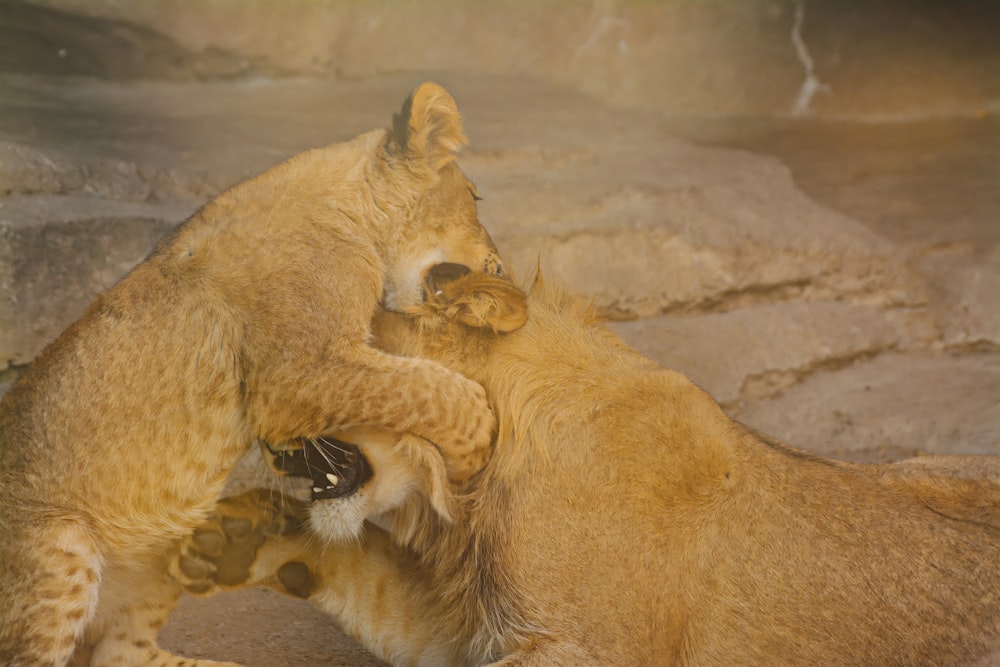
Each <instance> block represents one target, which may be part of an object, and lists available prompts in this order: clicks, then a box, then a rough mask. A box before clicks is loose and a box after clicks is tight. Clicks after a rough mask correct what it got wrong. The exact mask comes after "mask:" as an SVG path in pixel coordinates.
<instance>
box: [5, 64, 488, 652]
mask: <svg viewBox="0 0 1000 667" xmlns="http://www.w3.org/2000/svg"><path fill="white" fill-rule="evenodd" d="M465 142H466V139H465V136H464V135H463V132H462V126H461V120H460V117H459V115H458V111H457V109H456V107H455V103H454V100H453V99H452V98H451V96H450V95H449V94H448V93H447V92H446V91H445V90H444V89H442V88H441V87H440V86H437V85H435V84H424V85H422V86H420V87H418V88H417V89H416V90H415V91H414V92H413V94H412V95H411V96H410V97H409V99H407V101H406V102H405V104H404V106H403V109H402V111H401V112H400V113H399V114H397V115H396V116H395V118H394V121H393V125H392V127H391V128H390V129H389V130H386V131H374V132H370V133H367V134H363V135H361V136H359V137H357V138H355V139H353V140H351V141H348V142H345V143H342V144H337V145H332V146H329V147H326V148H322V149H318V150H312V151H307V152H305V153H303V154H301V155H298V156H296V157H294V158H292V159H290V160H288V161H287V162H285V163H283V164H281V165H278V166H277V167H274V168H273V169H271V170H269V171H267V172H265V173H264V174H262V175H260V176H257V177H255V178H252V179H250V180H248V181H246V182H244V183H241V184H239V185H237V186H236V187H234V188H232V189H231V190H229V191H228V192H225V193H223V194H222V195H220V196H219V197H218V198H217V199H215V200H214V201H212V202H210V203H209V204H207V205H206V206H205V207H204V208H202V209H201V210H200V211H199V212H197V213H196V214H195V215H194V216H192V217H191V218H190V219H189V220H188V221H186V222H185V223H184V224H183V225H182V226H181V227H179V228H178V229H177V231H176V232H175V233H173V234H172V235H171V236H170V237H169V238H167V239H165V240H164V241H163V242H162V243H161V244H160V245H159V247H158V248H157V249H156V251H155V252H154V253H153V254H152V255H151V256H150V257H149V258H148V259H147V260H146V261H145V262H143V263H142V264H140V265H139V266H137V267H136V268H135V269H134V270H133V271H132V272H131V273H130V274H129V275H128V276H127V277H125V278H124V279H123V280H122V281H121V282H120V283H119V284H118V285H116V286H115V287H113V288H112V289H110V290H108V291H107V292H106V293H105V294H103V295H101V296H99V297H98V298H97V299H96V300H95V302H94V303H93V305H92V306H91V307H90V309H89V310H88V311H87V312H86V314H84V316H83V317H82V318H81V319H80V320H79V321H78V322H77V323H76V324H74V325H73V326H71V327H70V328H69V329H67V331H66V332H65V333H63V334H62V336H60V337H59V338H58V339H57V340H56V341H55V342H54V343H53V344H51V345H50V346H49V347H48V348H47V349H46V350H45V351H44V352H43V353H42V354H41V355H40V356H39V358H38V359H37V360H36V361H35V362H34V364H33V365H32V367H31V368H30V370H29V371H28V372H27V373H26V374H25V375H24V376H23V377H22V378H21V380H20V381H19V382H18V383H17V384H15V385H14V387H12V388H11V390H10V391H9V393H8V394H7V395H6V396H5V397H4V399H3V402H2V403H0V664H2V665H7V666H20V667H25V666H28V665H31V666H32V667H35V666H42V665H52V666H58V665H64V664H65V663H66V662H67V661H68V660H69V659H70V657H71V655H72V654H73V653H74V649H75V648H76V649H78V650H79V651H80V653H79V654H78V659H80V658H79V656H80V655H81V654H85V653H87V652H90V656H91V657H90V664H91V665H95V666H97V665H130V666H134V665H174V664H184V665H186V666H187V667H192V666H194V665H199V664H208V663H203V662H198V661H193V660H187V661H183V662H180V661H179V659H178V658H175V657H173V656H170V655H169V654H167V653H165V652H163V651H161V650H160V649H158V648H157V646H156V641H155V638H156V632H157V629H158V628H159V627H160V626H161V625H162V623H163V621H164V618H165V617H166V615H167V613H168V611H169V609H170V608H171V606H172V605H173V604H174V602H175V600H176V598H177V596H178V595H179V587H178V586H177V585H176V584H175V583H173V581H172V580H170V579H169V578H168V577H167V576H165V574H164V573H165V571H166V567H165V563H164V559H165V558H166V553H167V548H168V545H170V544H171V543H172V542H173V541H174V540H176V539H177V538H179V537H181V536H182V535H186V534H188V533H190V532H191V530H192V529H193V527H194V526H195V525H197V524H198V523H199V521H201V520H202V519H203V518H204V517H205V516H206V515H207V513H208V512H209V510H210V509H211V508H212V507H213V506H214V504H215V502H216V500H217V498H218V496H219V494H220V492H221V490H222V487H223V484H224V481H225V478H226V475H227V473H228V472H229V471H230V469H231V468H232V466H233V465H234V463H235V462H236V461H237V459H238V458H239V457H240V456H241V455H243V454H244V453H245V452H246V451H247V450H248V448H249V447H250V446H251V445H252V443H254V441H255V440H257V441H260V442H262V443H270V444H272V445H277V446H278V448H279V449H280V447H281V445H282V443H286V442H289V441H291V440H292V439H294V438H311V437H315V436H318V435H319V434H321V433H323V432H326V431H329V430H330V429H331V428H335V427H337V426H345V425H351V424H380V425H386V426H389V427H391V428H392V429H393V430H396V431H403V432H411V433H414V434H415V435H418V436H420V437H422V438H425V439H427V440H429V441H431V442H433V443H434V444H436V445H437V446H438V447H439V448H440V449H441V452H442V453H443V454H444V458H445V460H446V462H447V465H448V466H449V472H450V474H451V476H452V477H455V478H463V477H466V476H468V475H469V474H471V473H473V472H475V471H476V470H477V469H478V468H480V467H481V466H482V464H483V462H484V461H485V458H486V457H487V455H488V453H489V445H490V439H491V434H492V430H493V425H494V419H493V415H492V413H491V411H490V409H489V406H488V404H487V402H486V397H485V394H484V392H483V390H482V388H481V387H480V386H479V385H478V384H476V383H474V382H472V381H470V380H467V379H465V378H464V377H462V376H461V375H459V374H458V373H456V372H454V371H450V370H448V369H447V368H445V367H444V366H442V365H440V364H438V363H436V362H432V361H427V360H421V359H412V358H404V357H400V356H393V355H389V354H386V353H383V352H380V351H378V350H375V349H374V348H372V347H370V346H369V345H368V339H369V336H370V329H369V327H370V322H371V320H372V316H373V314H374V313H375V311H376V309H377V308H378V307H379V305H380V304H384V305H386V306H387V307H389V308H391V309H401V308H406V307H408V306H412V305H414V304H416V303H418V302H419V301H420V300H421V298H422V294H423V292H422V290H423V286H422V282H423V279H424V275H425V274H426V273H427V272H428V269H429V267H431V266H432V265H435V264H438V263H452V264H457V265H463V266H465V267H469V268H471V269H472V270H474V271H477V272H478V271H482V272H485V273H487V274H491V275H500V274H502V267H501V264H500V261H499V259H498V257H497V254H496V249H495V247H494V245H493V243H492V241H491V240H490V238H489V235H488V234H487V233H486V231H485V230H484V229H483V227H482V226H481V225H480V224H479V221H478V219H477V215H476V204H475V198H476V197H475V190H474V187H473V185H472V184H471V183H470V182H469V181H468V180H467V179H466V178H465V176H464V175H463V174H462V173H461V171H459V169H458V167H457V166H456V165H455V164H454V152H455V150H456V149H457V148H459V147H460V146H461V145H463V144H464V143H465ZM335 481H336V480H331V484H333V483H334V482H335ZM320 492H321V493H323V494H325V497H328V496H330V495H333V494H331V493H330V489H329V488H327V489H320Z"/></svg>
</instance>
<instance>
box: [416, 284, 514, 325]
mask: <svg viewBox="0 0 1000 667" xmlns="http://www.w3.org/2000/svg"><path fill="white" fill-rule="evenodd" d="M434 300H435V301H436V303H437V305H438V306H439V307H441V308H442V309H443V310H444V311H445V313H446V314H447V315H448V316H449V317H451V318H453V319H456V320H458V321H459V322H462V323H463V324H465V325H467V326H470V327H473V328H476V329H492V330H493V331H495V332H497V333H508V332H511V331H515V330H517V329H520V328H521V326H523V325H524V323H525V322H526V321H527V319H528V300H527V297H526V296H525V294H524V292H523V291H522V290H521V289H520V288H519V287H517V286H516V285H514V284H513V283H511V282H510V281H509V280H506V279H504V278H496V277H493V276H487V275H483V274H480V273H469V274H467V275H466V276H463V277H462V278H459V279H458V280H455V281H453V282H450V283H448V284H446V285H444V286H442V287H441V289H440V291H439V292H438V293H437V294H436V295H435V296H434Z"/></svg>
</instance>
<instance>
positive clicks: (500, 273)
mask: <svg viewBox="0 0 1000 667" xmlns="http://www.w3.org/2000/svg"><path fill="white" fill-rule="evenodd" d="M493 275H495V276H496V277H497V278H503V275H504V270H503V264H497V268H495V269H494V270H493Z"/></svg>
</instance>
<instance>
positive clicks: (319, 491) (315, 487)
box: [313, 486, 326, 493]
mask: <svg viewBox="0 0 1000 667" xmlns="http://www.w3.org/2000/svg"><path fill="white" fill-rule="evenodd" d="M324 491H326V489H321V488H320V487H318V486H314V487H313V493H323V492H324Z"/></svg>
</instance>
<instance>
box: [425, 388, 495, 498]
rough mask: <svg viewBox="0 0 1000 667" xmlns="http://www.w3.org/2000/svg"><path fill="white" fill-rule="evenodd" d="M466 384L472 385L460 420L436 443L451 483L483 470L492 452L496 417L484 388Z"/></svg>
mask: <svg viewBox="0 0 1000 667" xmlns="http://www.w3.org/2000/svg"><path fill="white" fill-rule="evenodd" d="M469 384H470V385H472V386H471V387H470V390H469V396H468V397H467V399H466V400H467V405H466V408H465V410H464V413H463V414H462V415H460V420H459V423H458V424H456V426H455V429H454V430H453V431H452V432H451V433H450V434H448V436H447V437H443V438H439V439H438V440H437V441H436V442H435V444H436V445H437V446H438V448H440V449H441V453H442V454H443V455H444V459H445V466H446V468H447V470H448V478H449V479H450V480H451V481H453V482H463V481H465V480H467V479H468V478H469V477H471V476H472V475H474V474H476V473H477V472H479V471H480V470H482V469H483V466H485V465H486V462H487V461H488V460H489V458H490V454H492V452H493V434H494V433H495V431H496V417H495V416H494V414H493V410H492V409H491V408H490V405H489V403H488V402H487V400H486V391H485V390H484V389H483V388H482V387H481V386H480V385H479V384H477V383H475V382H472V381H469Z"/></svg>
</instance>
